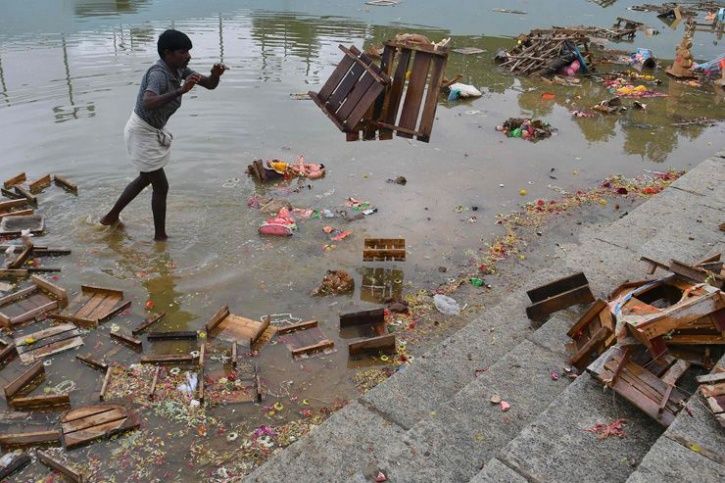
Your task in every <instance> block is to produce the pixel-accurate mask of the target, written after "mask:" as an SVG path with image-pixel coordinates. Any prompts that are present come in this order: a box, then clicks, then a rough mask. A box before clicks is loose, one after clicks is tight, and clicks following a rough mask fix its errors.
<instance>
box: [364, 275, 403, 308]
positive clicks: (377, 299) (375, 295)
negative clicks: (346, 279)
mask: <svg viewBox="0 0 725 483" xmlns="http://www.w3.org/2000/svg"><path fill="white" fill-rule="evenodd" d="M402 295H403V271H402V270H398V269H393V268H380V267H378V268H367V267H366V268H363V270H362V284H361V286H360V300H364V301H365V302H371V303H377V304H382V303H385V302H386V301H390V300H402Z"/></svg>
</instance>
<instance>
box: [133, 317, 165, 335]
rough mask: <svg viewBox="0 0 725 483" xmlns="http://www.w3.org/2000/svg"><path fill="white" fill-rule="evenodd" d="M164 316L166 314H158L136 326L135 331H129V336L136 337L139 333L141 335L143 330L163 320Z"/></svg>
mask: <svg viewBox="0 0 725 483" xmlns="http://www.w3.org/2000/svg"><path fill="white" fill-rule="evenodd" d="M165 316H166V312H161V313H160V314H158V315H155V316H154V317H151V318H150V319H148V320H146V321H144V322H142V323H141V324H139V325H138V326H137V327H136V328H135V329H133V330H132V331H131V334H132V335H138V334H140V333H141V332H143V331H144V330H146V329H148V328H149V327H151V326H152V325H154V324H155V323H156V322H158V321H159V320H161V319H163V318H164V317H165Z"/></svg>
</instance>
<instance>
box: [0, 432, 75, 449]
mask: <svg viewBox="0 0 725 483" xmlns="http://www.w3.org/2000/svg"><path fill="white" fill-rule="evenodd" d="M60 436H61V435H60V431H57V430H51V431H32V432H28V433H0V445H2V446H3V447H6V446H27V445H32V444H49V443H59V442H60Z"/></svg>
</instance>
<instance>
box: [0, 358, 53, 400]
mask: <svg viewBox="0 0 725 483" xmlns="http://www.w3.org/2000/svg"><path fill="white" fill-rule="evenodd" d="M38 376H45V366H43V363H42V362H36V363H35V364H33V365H32V366H30V367H29V368H28V369H27V370H26V371H25V372H23V373H22V374H20V375H19V376H18V377H16V378H15V379H13V380H12V381H11V382H10V383H9V384H7V385H5V387H4V388H3V392H4V393H5V400H6V401H8V400H10V399H11V398H12V397H13V396H15V395H16V394H17V393H18V392H19V391H20V390H21V389H23V388H24V387H25V386H27V385H28V384H29V383H31V382H32V381H33V380H34V379H35V378H37V377H38Z"/></svg>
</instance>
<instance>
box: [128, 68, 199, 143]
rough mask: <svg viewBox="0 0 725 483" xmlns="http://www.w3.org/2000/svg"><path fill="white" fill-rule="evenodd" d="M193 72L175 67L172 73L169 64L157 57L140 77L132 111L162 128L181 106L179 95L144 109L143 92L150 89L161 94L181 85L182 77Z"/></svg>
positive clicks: (154, 125)
mask: <svg viewBox="0 0 725 483" xmlns="http://www.w3.org/2000/svg"><path fill="white" fill-rule="evenodd" d="M194 73H195V72H194V71H193V70H191V69H189V68H188V67H187V68H185V69H177V70H176V72H174V73H172V70H171V69H170V68H169V66H167V65H166V63H165V62H164V61H163V60H161V59H159V60H158V61H156V63H155V64H154V65H152V66H151V67H150V68H149V70H147V71H146V73H145V74H144V76H143V79H141V88H140V89H139V90H138V97H137V98H136V107H134V109H133V112H135V113H136V115H138V117H140V118H141V119H143V120H144V121H146V122H147V123H149V124H151V125H152V126H153V127H155V128H157V129H161V128H163V127H164V126H165V125H166V123H167V122H168V121H169V118H170V117H171V115H172V114H173V113H175V112H176V110H177V109H178V108H179V107H181V96H178V97H175V98H173V99H172V100H170V101H169V102H167V103H166V104H164V105H163V106H161V107H157V108H156V109H153V110H146V109H144V107H143V96H144V92H146V91H151V92H153V93H154V94H157V95H162V94H166V93H167V92H171V91H174V90H176V89H178V88H179V87H181V81H182V80H183V79H186V78H187V77H188V76H190V75H191V74H194Z"/></svg>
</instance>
